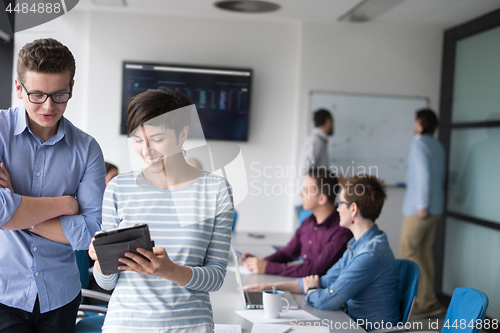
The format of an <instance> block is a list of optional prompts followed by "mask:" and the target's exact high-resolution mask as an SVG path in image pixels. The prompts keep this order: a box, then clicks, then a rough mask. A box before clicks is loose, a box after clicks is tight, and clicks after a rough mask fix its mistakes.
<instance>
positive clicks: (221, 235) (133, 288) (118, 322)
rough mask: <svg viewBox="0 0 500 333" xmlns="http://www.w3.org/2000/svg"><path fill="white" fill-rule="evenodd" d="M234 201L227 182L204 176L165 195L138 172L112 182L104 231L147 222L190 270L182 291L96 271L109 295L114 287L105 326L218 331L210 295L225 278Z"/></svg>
mask: <svg viewBox="0 0 500 333" xmlns="http://www.w3.org/2000/svg"><path fill="white" fill-rule="evenodd" d="M233 214H234V209H233V198H232V192H231V188H230V186H229V184H228V183H227V181H226V180H225V179H224V178H222V177H219V176H216V175H214V174H211V173H208V172H205V171H202V172H201V173H200V175H199V176H198V177H197V178H196V179H195V180H193V181H192V182H191V183H189V184H188V185H186V186H184V187H182V188H180V189H176V190H161V189H158V188H156V187H153V186H152V185H150V184H149V183H148V182H147V181H146V180H145V179H144V177H143V176H142V173H140V172H129V173H126V174H122V175H120V176H118V177H116V178H114V179H113V180H112V181H111V182H110V183H109V185H108V187H107V188H106V191H105V194H104V201H103V225H102V226H103V229H105V230H106V229H112V228H117V227H129V226H132V225H134V224H137V223H147V224H148V225H149V229H150V232H151V238H152V239H153V240H154V241H155V246H156V247H163V248H165V250H166V251H167V253H168V256H169V257H170V259H171V260H172V261H173V262H175V263H176V264H179V265H184V266H188V267H191V269H192V271H193V276H192V278H191V280H190V281H189V282H188V283H187V284H186V285H184V286H182V287H181V286H179V285H177V284H175V283H173V282H171V281H169V280H166V279H163V278H161V277H156V276H147V275H142V274H139V273H135V272H120V273H118V274H113V275H110V276H104V275H101V274H99V273H98V272H96V271H95V272H94V274H95V278H96V281H97V283H98V284H99V285H100V286H101V287H102V288H104V289H107V290H110V289H112V288H113V287H114V288H115V290H114V291H113V295H112V296H111V300H110V303H109V308H108V313H107V314H106V320H105V323H104V328H118V329H142V330H144V329H162V328H183V327H194V326H200V325H213V319H212V318H213V316H212V307H211V304H210V298H209V295H208V292H210V291H216V290H218V289H219V288H220V287H221V286H222V283H223V281H224V277H225V274H226V266H227V258H228V253H229V246H230V243H231V226H232V221H233Z"/></svg>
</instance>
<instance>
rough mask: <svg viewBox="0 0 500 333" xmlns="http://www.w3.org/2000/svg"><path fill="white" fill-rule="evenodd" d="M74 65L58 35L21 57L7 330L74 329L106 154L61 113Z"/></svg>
mask: <svg viewBox="0 0 500 333" xmlns="http://www.w3.org/2000/svg"><path fill="white" fill-rule="evenodd" d="M75 68H76V66H75V60H74V58H73V55H72V54H71V52H70V51H69V50H68V48H67V47H66V46H64V45H62V44H61V43H60V42H58V41H56V40H54V39H38V40H35V41H33V42H32V43H28V44H26V45H25V46H24V47H23V48H22V49H21V50H20V52H19V59H18V62H17V75H18V76H17V79H16V80H15V88H16V93H17V96H18V97H19V98H20V99H22V100H23V102H24V106H23V107H18V108H11V109H8V110H0V168H1V172H0V202H1V205H2V210H1V211H0V227H1V229H0V332H4V333H5V332H16V333H24V332H51V333H52V332H58V333H61V332H73V331H74V325H75V320H76V314H77V310H78V306H79V304H80V299H81V295H80V289H81V285H80V279H79V273H78V267H77V265H76V261H75V256H74V255H73V250H84V249H87V248H88V246H89V244H90V240H91V239H92V237H93V235H94V234H95V232H96V231H98V230H100V225H101V210H102V208H101V207H102V197H103V193H104V187H105V181H104V175H105V168H104V159H103V156H102V152H101V148H100V147H99V145H98V144H97V142H96V141H95V140H94V139H93V138H92V137H91V136H89V135H88V134H86V133H84V132H82V131H81V130H79V129H78V128H76V127H75V126H74V125H73V124H71V122H69V121H68V120H67V119H66V118H64V117H63V114H64V111H65V110H66V106H67V102H68V100H69V99H70V98H71V97H72V92H73V83H74V81H73V76H74V74H75Z"/></svg>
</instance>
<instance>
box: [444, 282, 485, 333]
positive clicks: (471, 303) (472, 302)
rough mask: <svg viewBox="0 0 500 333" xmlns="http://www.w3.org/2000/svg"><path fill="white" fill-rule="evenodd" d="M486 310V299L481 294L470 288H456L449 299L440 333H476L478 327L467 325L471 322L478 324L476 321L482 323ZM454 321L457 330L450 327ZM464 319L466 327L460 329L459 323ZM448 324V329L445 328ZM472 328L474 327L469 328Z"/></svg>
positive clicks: (478, 329)
mask: <svg viewBox="0 0 500 333" xmlns="http://www.w3.org/2000/svg"><path fill="white" fill-rule="evenodd" d="M487 308H488V297H487V296H486V294H484V293H483V292H481V291H479V290H476V289H472V288H457V289H455V291H454V292H453V295H452V297H451V302H450V306H449V307H448V311H446V317H445V318H444V325H443V329H442V330H441V333H446V332H458V331H460V333H478V332H479V331H480V328H479V326H478V325H469V323H470V322H471V321H472V322H474V323H478V319H481V322H484V318H485V317H486V309H487ZM455 319H457V320H458V328H457V327H452V326H453V322H454V321H455ZM462 319H465V322H466V323H467V325H466V326H467V327H466V328H465V329H464V328H463V327H460V322H461V320H462ZM447 323H448V325H447V326H448V327H445V326H446V324H447ZM469 326H474V327H469Z"/></svg>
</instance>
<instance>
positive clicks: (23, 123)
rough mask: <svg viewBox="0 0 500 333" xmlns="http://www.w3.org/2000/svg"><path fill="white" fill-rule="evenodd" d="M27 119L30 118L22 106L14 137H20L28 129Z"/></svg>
mask: <svg viewBox="0 0 500 333" xmlns="http://www.w3.org/2000/svg"><path fill="white" fill-rule="evenodd" d="M26 117H28V115H27V114H26V110H25V109H24V106H22V107H20V108H19V109H18V113H17V122H16V130H15V131H14V135H19V134H21V133H22V132H24V130H25V129H26V128H28V125H27V119H26Z"/></svg>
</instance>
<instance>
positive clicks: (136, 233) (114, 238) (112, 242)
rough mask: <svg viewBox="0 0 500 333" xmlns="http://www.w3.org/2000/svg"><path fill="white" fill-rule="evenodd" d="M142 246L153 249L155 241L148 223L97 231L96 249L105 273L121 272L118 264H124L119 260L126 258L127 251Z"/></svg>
mask: <svg viewBox="0 0 500 333" xmlns="http://www.w3.org/2000/svg"><path fill="white" fill-rule="evenodd" d="M138 247H142V248H144V249H146V250H149V251H153V247H154V242H153V241H152V240H151V235H150V233H149V227H148V225H147V224H136V225H134V226H132V227H126V228H117V229H111V230H102V231H99V232H98V233H96V235H95V239H94V249H95V252H96V255H97V260H99V264H100V266H101V271H102V273H103V274H105V275H110V274H114V273H118V272H120V270H119V269H118V266H120V265H123V264H122V263H121V262H119V261H118V259H120V258H125V252H133V253H136V254H138V255H140V254H139V253H138V252H137V250H136V249H137V248H138Z"/></svg>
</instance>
